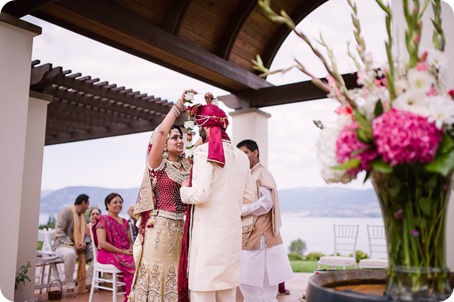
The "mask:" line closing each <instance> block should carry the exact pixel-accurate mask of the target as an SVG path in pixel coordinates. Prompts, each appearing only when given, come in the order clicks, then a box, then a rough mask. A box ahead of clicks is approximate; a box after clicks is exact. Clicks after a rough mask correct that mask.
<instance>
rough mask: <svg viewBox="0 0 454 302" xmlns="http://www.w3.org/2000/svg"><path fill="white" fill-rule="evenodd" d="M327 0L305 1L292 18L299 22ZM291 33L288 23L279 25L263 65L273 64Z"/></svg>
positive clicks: (263, 58) (263, 56) (266, 52)
mask: <svg viewBox="0 0 454 302" xmlns="http://www.w3.org/2000/svg"><path fill="white" fill-rule="evenodd" d="M327 1H328V0H312V1H304V2H303V4H301V5H300V6H299V7H298V8H297V9H295V10H294V11H293V13H292V14H291V15H290V18H292V20H293V21H294V22H295V24H298V23H300V22H301V21H302V20H303V19H304V18H305V17H306V16H307V15H309V14H310V13H311V12H313V11H314V10H315V9H316V8H318V7H319V6H320V5H322V4H323V3H325V2H327ZM270 22H271V21H270ZM290 33H291V31H290V29H289V28H288V27H287V26H286V25H281V26H279V28H278V30H277V31H276V33H275V34H274V35H273V38H272V39H270V40H269V41H268V44H267V45H266V47H265V52H264V53H263V54H262V61H263V66H265V67H267V68H269V67H270V66H271V64H272V63H273V60H274V57H275V56H276V54H277V52H278V51H279V49H280V48H281V46H282V43H284V41H285V39H287V37H288V35H289V34H290ZM301 43H304V41H301Z"/></svg>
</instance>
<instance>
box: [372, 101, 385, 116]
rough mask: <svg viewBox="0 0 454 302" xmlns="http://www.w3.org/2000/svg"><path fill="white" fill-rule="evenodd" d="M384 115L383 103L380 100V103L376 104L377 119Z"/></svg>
mask: <svg viewBox="0 0 454 302" xmlns="http://www.w3.org/2000/svg"><path fill="white" fill-rule="evenodd" d="M382 114H383V104H382V103H381V100H378V102H377V103H376V104H375V109H374V115H375V117H378V116H380V115H382Z"/></svg>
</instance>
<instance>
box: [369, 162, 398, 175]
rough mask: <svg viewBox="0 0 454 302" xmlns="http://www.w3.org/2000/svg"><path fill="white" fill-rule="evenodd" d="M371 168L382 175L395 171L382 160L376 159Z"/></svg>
mask: <svg viewBox="0 0 454 302" xmlns="http://www.w3.org/2000/svg"><path fill="white" fill-rule="evenodd" d="M370 166H371V167H372V169H373V170H375V171H377V172H381V173H391V172H392V171H393V168H392V167H391V166H390V165H389V164H387V163H385V162H384V161H383V160H382V159H376V160H374V161H373V162H372V163H371V164H370Z"/></svg>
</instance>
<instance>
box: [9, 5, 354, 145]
mask: <svg viewBox="0 0 454 302" xmlns="http://www.w3.org/2000/svg"><path fill="white" fill-rule="evenodd" d="M326 1H327V0H273V1H272V7H273V9H275V10H276V11H280V10H285V11H286V12H287V13H288V14H289V15H290V16H291V17H292V19H293V20H294V21H295V22H297V23H298V22H300V21H301V20H302V19H303V18H304V17H306V16H307V15H308V14H310V13H311V12H312V11H313V10H314V9H316V8H317V7H318V6H320V5H322V4H323V3H325V2H326ZM2 12H3V13H6V14H9V15H12V16H14V17H17V18H21V17H24V16H26V15H32V16H34V17H37V18H40V19H43V20H45V21H47V22H50V23H53V24H55V25H58V26H61V27H63V28H66V29H68V30H71V31H73V32H76V33H79V34H81V35H83V36H86V37H88V38H91V39H94V40H96V41H99V42H101V43H104V44H107V45H110V46H112V47H115V48H118V49H120V50H123V51H125V52H127V53H130V54H132V55H135V56H138V57H141V58H143V59H146V60H148V61H151V62H154V63H157V64H160V65H162V66H165V67H167V68H170V69H172V70H174V71H177V72H179V73H182V74H185V75H187V76H190V77H193V78H196V79H198V80H201V81H203V82H205V83H208V84H211V85H213V86H216V87H219V88H222V89H224V90H226V91H228V92H230V93H231V94H230V95H226V96H221V97H219V98H220V100H221V101H223V102H224V103H225V104H226V105H227V106H228V107H230V108H232V109H240V108H249V107H257V108H260V107H266V106H273V105H279V104H288V103H294V102H301V101H307V100H313V99H318V98H323V97H325V95H326V94H325V92H323V91H321V90H320V89H318V88H317V87H315V86H314V85H313V84H312V83H311V82H310V81H309V82H301V83H296V84H290V85H285V86H279V87H275V86H273V85H272V84H271V83H269V82H267V81H266V79H263V78H260V77H259V76H258V75H257V74H256V73H255V71H254V70H253V64H252V60H253V59H255V58H256V55H260V56H261V57H262V59H263V61H264V64H265V66H268V67H269V66H270V65H271V63H272V61H273V58H274V56H275V55H276V53H277V51H278V49H279V48H280V46H281V45H282V43H283V42H284V40H285V38H286V37H287V36H288V34H289V33H290V32H289V30H288V28H287V27H286V26H284V25H279V24H276V23H273V22H271V21H270V20H269V19H267V18H266V17H265V16H264V14H263V13H262V11H261V9H260V7H259V6H258V5H257V0H217V1H215V0H143V1H138V0H77V1H74V0H14V1H10V2H8V3H7V4H6V5H5V6H4V7H3V9H2ZM62 43H64V41H62ZM46 68H47V69H50V70H48V71H47V72H48V73H49V74H48V75H46V77H45V78H43V79H41V80H39V81H37V82H36V83H35V82H33V80H34V77H35V76H36V74H35V73H38V74H39V73H40V72H42V70H43V69H46ZM54 73H56V74H57V76H56V77H55V78H52V77H51V76H50V74H54ZM49 78H52V79H55V80H56V81H57V82H51V84H50V85H48V86H45V85H43V84H42V83H45V82H46V81H48V80H49ZM352 79H353V78H352ZM352 79H347V84H348V83H351V82H352V81H351V80H352ZM353 83H354V79H353ZM72 84H75V85H76V84H77V85H76V86H77V87H71V85H72ZM102 84H103V85H101V84H100V83H98V80H97V79H96V80H95V79H91V78H90V77H82V78H77V77H75V76H74V75H72V77H71V75H68V74H65V71H63V70H62V69H61V68H59V67H57V68H53V67H52V66H51V65H49V64H45V65H43V66H35V67H34V68H33V69H32V85H31V90H35V91H39V89H38V88H41V90H42V91H43V92H46V93H48V94H51V95H53V96H54V98H55V99H56V102H55V104H57V102H59V103H61V108H60V107H59V108H58V109H57V108H53V107H56V105H55V104H54V105H51V106H50V107H49V115H48V119H49V122H48V129H47V131H48V135H47V138H46V144H53V143H60V142H66V141H75V140H83V139H90V138H95V137H106V136H113V135H119V134H126V133H134V132H140V131H141V130H140V129H143V130H142V131H147V130H149V129H152V128H153V126H152V124H157V123H159V122H160V120H161V119H162V114H163V112H168V106H170V104H168V103H167V102H164V103H162V101H160V100H158V99H154V98H153V97H148V96H145V97H143V98H142V97H141V96H140V93H138V92H137V93H136V92H133V91H129V90H127V89H125V88H117V87H110V86H109V85H108V84H107V83H106V84H105V85H104V83H102ZM66 85H68V86H66ZM109 87H110V88H109ZM79 92H80V93H79ZM106 94H107V95H108V96H107V97H105V96H106ZM117 97H119V98H120V99H118V98H117ZM69 98H70V99H71V100H68V99H69ZM104 98H106V99H111V100H112V101H107V100H105V99H104ZM89 99H91V100H96V99H99V100H101V101H100V104H102V106H104V107H106V108H101V107H99V106H94V105H93V104H91V103H90V102H89V101H88V100H89ZM64 100H66V101H64ZM67 101H69V102H67ZM72 103H74V104H72ZM63 104H64V106H63ZM71 104H72V105H71ZM145 105H146V106H145ZM147 106H151V107H147ZM112 108H114V109H115V110H116V111H114V112H116V113H109V110H110V109H112ZM67 109H70V111H71V113H68V112H67V111H68V110H67ZM105 111H106V112H107V113H106V112H105ZM77 112H79V113H77ZM70 114H73V115H77V114H80V116H79V117H77V118H76V119H75V120H71V119H68V118H67V116H68V115H70ZM150 116H154V118H153V119H152V123H151V124H150V125H144V120H147V119H149V117H150ZM144 117H145V119H144ZM103 119H108V120H110V121H111V122H113V121H115V123H116V125H115V126H113V125H105V124H103V122H102V120H103ZM128 120H130V123H128ZM64 121H67V123H66V124H65V123H64ZM51 122H52V123H51ZM95 122H96V123H95ZM50 123H51V124H50ZM57 124H60V126H58V127H57V126H55V127H51V125H57ZM103 127H104V129H103ZM79 128H81V129H79ZM64 129H67V131H66V132H65V131H64ZM74 129H78V132H77V135H74V134H73V135H72V136H69V137H66V138H64V137H65V136H68V133H69V132H70V131H71V130H74ZM84 129H85V130H84ZM83 131H85V134H83ZM109 131H110V132H109ZM103 132H105V133H103ZM73 133H76V132H74V131H73ZM95 133H98V134H95Z"/></svg>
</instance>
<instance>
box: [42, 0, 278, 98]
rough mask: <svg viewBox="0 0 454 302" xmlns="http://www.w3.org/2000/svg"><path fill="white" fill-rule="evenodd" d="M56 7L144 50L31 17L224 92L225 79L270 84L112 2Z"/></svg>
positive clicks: (259, 85)
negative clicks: (215, 77) (176, 60)
mask: <svg viewBox="0 0 454 302" xmlns="http://www.w3.org/2000/svg"><path fill="white" fill-rule="evenodd" d="M59 5H61V7H63V8H64V9H66V10H68V11H72V12H73V13H77V14H79V15H83V16H84V17H85V18H88V19H92V20H93V22H96V23H99V24H100V25H102V26H105V27H106V28H110V29H111V30H112V32H119V33H122V35H124V36H128V37H129V38H130V39H134V40H137V41H142V42H143V45H144V47H147V48H148V49H136V48H133V47H131V45H129V44H128V43H120V42H119V40H118V39H113V38H111V37H107V36H105V35H103V36H101V35H99V34H97V33H95V32H94V31H91V30H90V29H89V28H82V27H80V26H77V25H74V24H72V23H69V22H67V21H65V20H64V19H63V18H56V17H55V16H52V15H48V14H46V13H44V12H36V14H34V15H35V16H36V17H38V18H41V19H44V20H46V21H48V22H51V23H53V24H56V25H59V26H61V27H64V28H66V29H69V30H72V31H75V32H77V33H79V34H82V35H84V36H86V37H89V38H92V39H94V40H96V41H99V42H102V43H105V44H107V45H110V46H113V47H116V48H119V49H121V50H124V51H126V52H128V53H131V54H133V55H137V56H139V57H142V58H144V59H146V60H149V61H152V62H155V63H158V64H160V65H163V66H164V67H168V68H171V69H172V70H175V71H177V72H180V73H183V74H185V75H188V76H190V77H194V78H196V79H198V80H201V81H203V82H206V83H210V84H213V85H215V86H217V87H220V88H223V89H226V90H228V91H235V90H234V89H232V87H231V86H226V85H225V83H224V81H225V79H229V80H231V81H234V82H236V83H238V84H241V85H243V86H244V88H250V89H259V88H263V87H270V86H272V84H270V83H268V82H267V81H266V80H264V79H262V78H260V77H258V76H257V75H255V74H254V73H252V72H250V71H248V70H246V69H244V68H241V67H239V66H237V65H235V64H233V63H231V62H229V61H227V60H224V59H223V58H220V57H219V56H217V55H215V54H213V53H211V52H209V51H207V50H205V49H204V48H201V47H199V46H197V45H195V44H193V43H191V42H188V41H187V40H184V39H181V38H179V37H177V36H175V35H173V34H171V33H169V32H167V31H165V30H163V29H162V28H159V27H157V26H155V25H154V24H152V23H151V22H150V21H148V20H146V19H145V18H143V17H141V16H138V15H136V14H133V13H131V12H128V11H126V10H125V9H124V8H121V7H119V6H118V5H116V4H115V3H106V2H104V1H99V0H98V1H96V0H78V1H65V2H64V3H60V4H59ZM119 16H121V18H119ZM163 53H165V55H163ZM175 57H177V58H179V59H181V60H184V62H185V65H186V66H184V68H183V67H181V66H176V64H173V63H174V58H175ZM195 68H197V69H203V70H204V72H197V73H195V72H194V71H193V70H194V69H195ZM213 74H217V75H219V76H221V77H223V78H225V79H223V80H216V82H214V81H213V76H212V75H213Z"/></svg>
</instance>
